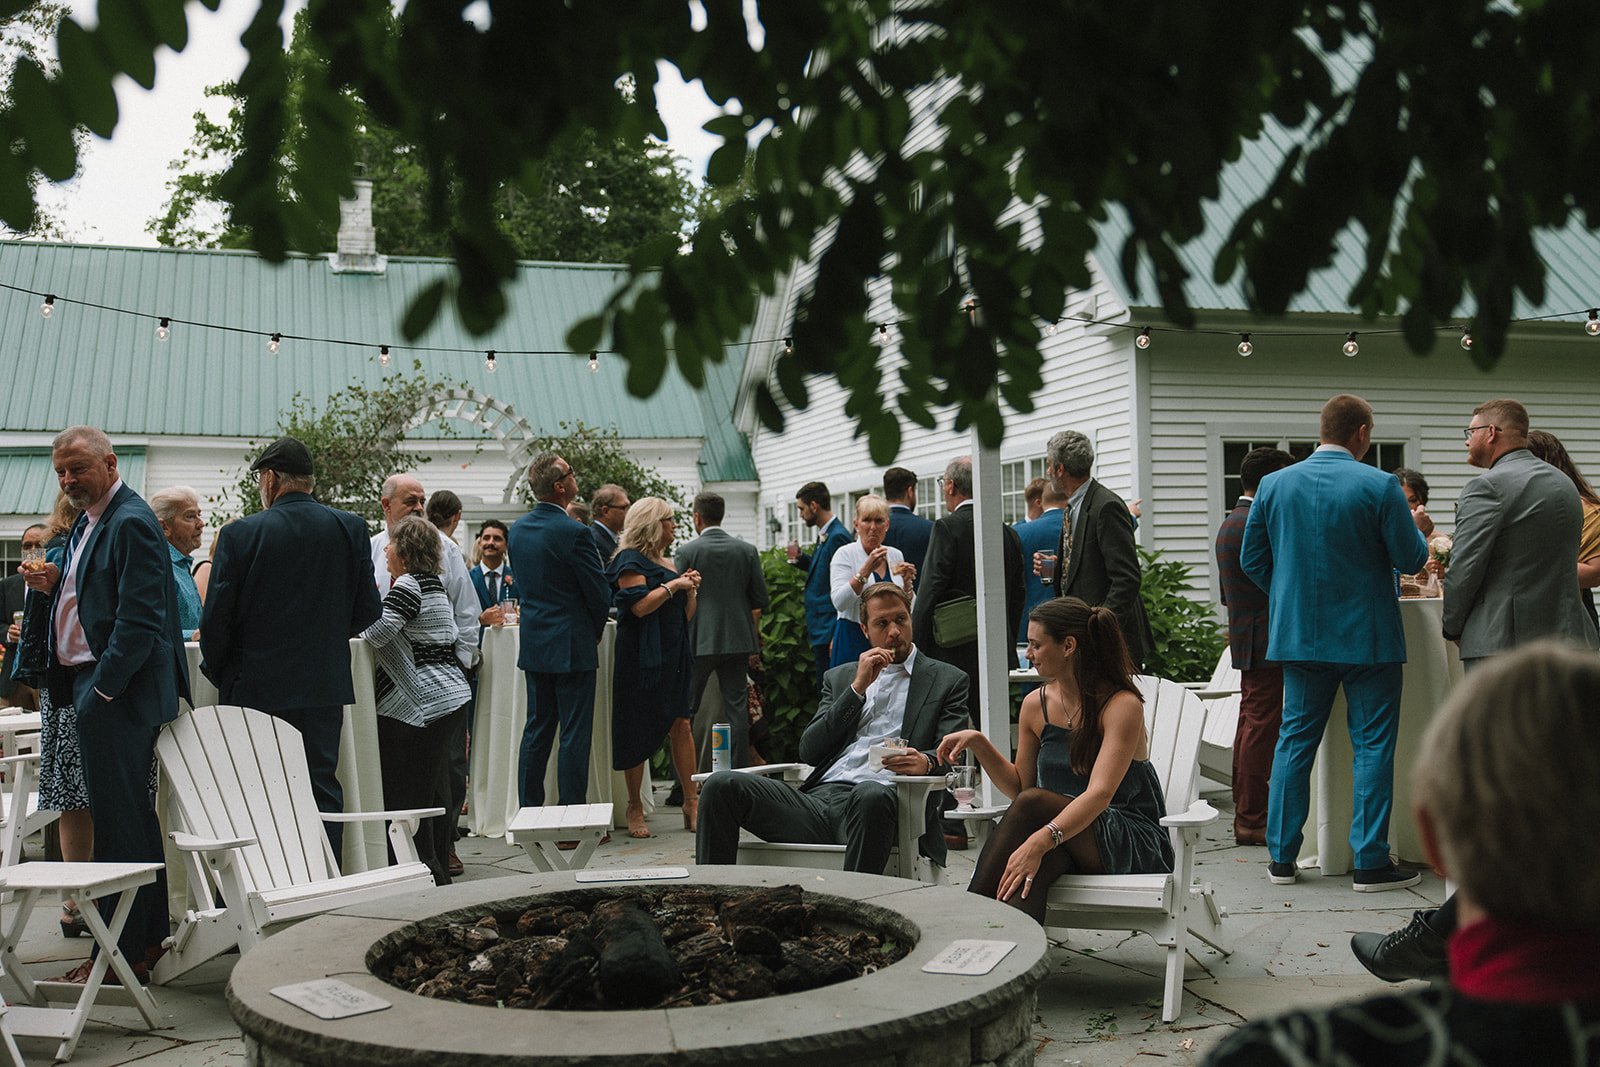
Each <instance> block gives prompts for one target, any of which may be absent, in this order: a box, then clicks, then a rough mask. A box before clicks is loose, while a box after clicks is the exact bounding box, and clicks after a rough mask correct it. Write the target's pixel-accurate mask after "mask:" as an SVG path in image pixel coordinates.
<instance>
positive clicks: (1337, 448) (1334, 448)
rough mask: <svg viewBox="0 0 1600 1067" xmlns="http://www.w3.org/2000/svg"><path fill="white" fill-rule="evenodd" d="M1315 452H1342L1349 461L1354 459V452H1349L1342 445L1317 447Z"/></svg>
mask: <svg viewBox="0 0 1600 1067" xmlns="http://www.w3.org/2000/svg"><path fill="white" fill-rule="evenodd" d="M1317 451H1318V452H1343V453H1344V454H1345V455H1347V456H1349V457H1350V458H1351V459H1355V458H1356V454H1355V453H1354V452H1352V451H1350V450H1349V449H1348V448H1346V447H1344V445H1318V446H1317Z"/></svg>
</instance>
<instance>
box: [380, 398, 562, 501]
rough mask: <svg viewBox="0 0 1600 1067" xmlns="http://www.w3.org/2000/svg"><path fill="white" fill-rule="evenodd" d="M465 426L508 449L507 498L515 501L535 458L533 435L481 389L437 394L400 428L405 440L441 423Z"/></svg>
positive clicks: (511, 411) (512, 410)
mask: <svg viewBox="0 0 1600 1067" xmlns="http://www.w3.org/2000/svg"><path fill="white" fill-rule="evenodd" d="M441 420H444V421H453V422H464V423H467V424H468V425H470V426H476V427H477V428H478V429H480V430H482V431H483V432H484V433H485V434H487V435H488V436H489V437H491V438H493V439H494V440H495V441H497V442H499V444H500V446H501V447H502V448H504V449H505V453H506V464H507V465H508V466H509V467H510V469H511V473H510V476H509V477H508V478H507V479H506V489H505V498H506V499H507V500H513V499H515V496H516V489H517V483H518V482H519V481H521V479H522V474H523V472H524V471H525V470H527V467H528V462H529V461H530V460H531V459H532V458H533V447H534V439H535V437H536V436H537V435H536V434H535V433H534V429H533V426H532V425H530V424H529V422H528V420H526V419H524V418H523V417H522V416H521V415H518V414H517V412H516V409H515V408H513V407H512V406H511V405H510V404H506V403H503V402H501V401H499V400H496V399H495V398H494V397H492V396H490V395H489V394H488V393H485V392H482V391H480V390H478V389H473V388H470V387H469V388H465V389H446V390H443V391H442V392H438V393H435V394H434V395H433V396H432V397H431V398H429V399H428V400H427V401H426V402H425V403H424V404H423V405H422V407H420V408H418V409H417V411H416V412H415V413H414V414H412V415H411V417H410V418H408V419H406V420H405V421H404V422H403V423H402V424H401V425H400V426H399V427H398V435H400V436H403V435H405V434H407V433H410V432H411V431H412V430H415V429H416V428H417V427H419V426H425V425H427V424H428V423H430V422H438V421H441Z"/></svg>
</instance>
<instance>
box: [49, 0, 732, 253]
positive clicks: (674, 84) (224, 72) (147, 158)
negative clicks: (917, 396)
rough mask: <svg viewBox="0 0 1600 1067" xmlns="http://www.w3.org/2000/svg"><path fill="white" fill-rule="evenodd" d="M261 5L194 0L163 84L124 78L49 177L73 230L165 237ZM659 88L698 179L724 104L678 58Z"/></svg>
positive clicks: (98, 236)
mask: <svg viewBox="0 0 1600 1067" xmlns="http://www.w3.org/2000/svg"><path fill="white" fill-rule="evenodd" d="M290 6H291V10H292V9H294V8H295V7H298V5H295V4H291V5H290ZM256 7H257V0H222V4H221V7H220V8H219V9H218V10H217V11H216V12H214V13H213V12H210V11H207V10H206V9H205V8H203V7H202V6H201V5H199V4H190V5H189V6H188V15H189V44H188V47H186V48H185V49H184V50H183V52H182V53H174V52H171V51H169V50H167V49H162V51H161V52H160V54H159V55H158V56H157V59H156V84H155V88H154V89H153V90H150V91H149V92H146V91H145V90H144V89H142V88H140V87H139V86H138V85H136V84H134V83H133V82H132V81H130V80H129V79H127V78H123V79H121V81H120V82H119V84H118V86H117V107H118V111H119V117H118V120H117V128H116V131H115V134H114V136H113V137H112V139H111V140H109V141H106V140H102V139H101V138H98V137H93V136H91V137H90V138H89V144H88V148H87V150H86V151H85V152H84V155H83V158H82V166H81V168H80V171H79V174H78V177H77V178H75V179H73V180H72V181H71V182H68V183H67V184H66V185H63V186H51V185H49V184H48V183H47V184H46V185H45V186H44V188H43V189H42V191H41V196H42V198H43V199H44V201H45V202H46V203H48V204H52V205H54V206H55V207H56V209H57V210H58V212H59V213H60V214H61V216H62V217H63V218H64V220H65V222H66V226H67V233H68V236H69V239H71V240H76V241H87V242H93V243H104V244H119V245H153V244H155V240H154V239H153V238H152V237H151V236H150V235H149V234H148V233H146V232H145V224H146V223H147V222H148V221H149V220H150V219H151V218H153V217H155V216H156V215H157V214H159V213H160V211H161V209H162V206H163V205H164V203H165V201H166V199H167V191H166V182H167V178H168V177H169V172H168V170H167V166H168V164H169V163H171V162H172V161H173V160H175V159H177V158H178V157H179V156H180V155H182V153H183V150H184V148H185V147H186V146H187V145H188V144H189V141H190V138H191V136H192V134H193V132H194V122H193V116H194V113H195V112H196V111H198V110H202V109H204V110H205V111H207V113H208V114H210V115H211V116H212V117H213V118H214V119H217V120H219V121H220V120H221V119H222V118H223V117H224V116H225V115H226V113H227V109H226V107H225V106H224V104H223V102H221V101H213V100H207V99H206V97H205V95H204V91H205V88H206V86H208V85H215V84H217V83H218V82H224V81H230V80H232V79H234V78H237V77H238V76H239V74H240V72H241V71H243V70H244V64H245V52H244V49H243V48H242V47H241V46H240V44H239V35H240V34H241V33H242V32H243V31H244V28H245V26H246V25H247V24H248V23H249V20H250V16H251V15H252V14H253V13H254V12H255V10H256ZM72 8H73V11H74V14H75V15H76V17H77V18H78V20H79V21H80V22H83V23H85V24H92V23H93V21H94V9H95V0H72ZM285 25H287V21H286V23H285ZM285 32H286V33H287V31H285ZM657 93H658V96H659V99H660V100H661V104H662V118H663V119H664V120H665V121H666V124H667V132H668V138H669V142H670V143H671V145H672V147H673V148H674V149H676V150H677V152H678V153H679V154H680V155H682V156H684V157H685V158H686V159H687V160H688V161H689V168H690V171H691V173H692V174H693V175H694V176H695V177H696V178H697V179H698V178H700V177H701V176H702V175H703V174H704V172H705V163H706V158H707V157H708V156H709V155H710V154H711V151H712V149H714V148H715V147H716V143H715V139H714V138H712V137H711V136H710V135H708V134H706V133H705V131H703V130H701V129H700V126H701V124H702V123H704V122H705V121H706V120H707V119H708V118H710V116H711V115H712V114H713V112H714V108H713V107H712V105H711V103H710V101H708V100H707V99H706V98H705V96H704V95H703V94H702V93H700V92H698V90H697V89H694V88H690V87H687V86H685V85H684V84H683V82H682V80H681V79H679V78H678V77H677V72H676V71H675V70H673V69H672V68H671V67H664V68H663V70H662V81H661V83H660V84H659V86H658V89H657Z"/></svg>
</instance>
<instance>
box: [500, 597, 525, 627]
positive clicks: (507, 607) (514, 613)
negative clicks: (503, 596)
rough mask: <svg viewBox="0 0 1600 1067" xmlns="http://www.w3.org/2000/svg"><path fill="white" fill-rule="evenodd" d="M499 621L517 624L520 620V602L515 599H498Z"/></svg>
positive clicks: (508, 624) (512, 624) (510, 624)
mask: <svg viewBox="0 0 1600 1067" xmlns="http://www.w3.org/2000/svg"><path fill="white" fill-rule="evenodd" d="M500 621H501V622H502V623H503V624H504V625H506V626H517V625H520V624H521V622H522V604H521V603H520V602H518V601H515V600H502V601H500Z"/></svg>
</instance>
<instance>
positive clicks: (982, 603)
mask: <svg viewBox="0 0 1600 1067" xmlns="http://www.w3.org/2000/svg"><path fill="white" fill-rule="evenodd" d="M972 494H973V501H972V512H973V514H972V525H973V535H974V536H973V543H974V545H975V547H976V550H977V553H978V558H977V577H978V676H979V678H980V679H981V682H982V684H981V686H980V693H981V699H982V701H983V706H982V707H981V708H970V709H968V710H969V711H970V712H971V713H972V717H973V719H974V720H975V721H976V722H977V724H978V728H979V729H980V730H982V731H983V733H984V735H985V736H987V737H988V738H989V740H990V741H992V742H994V747H995V748H997V749H999V750H1000V753H1001V755H1003V756H1005V757H1006V758H1008V759H1009V758H1011V755H1012V752H1011V679H1010V677H1009V673H1010V664H1011V659H1010V655H1009V653H1008V652H1007V649H1006V645H1007V644H1008V640H1007V629H1008V627H1007V625H1006V562H1005V536H1004V534H1002V533H1001V529H1000V526H1001V511H1000V450H999V449H998V448H989V447H986V446H984V445H983V444H982V443H981V442H980V441H979V440H978V431H977V430H976V429H974V430H973V431H972ZM1003 800H1004V797H1002V796H1001V794H1000V792H999V790H997V789H996V788H995V785H994V782H993V781H991V780H990V779H989V778H988V777H985V778H984V780H983V802H984V803H985V804H997V803H1000V802H1002V801H1003Z"/></svg>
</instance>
